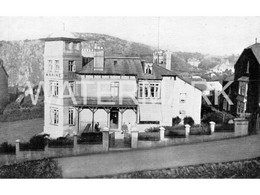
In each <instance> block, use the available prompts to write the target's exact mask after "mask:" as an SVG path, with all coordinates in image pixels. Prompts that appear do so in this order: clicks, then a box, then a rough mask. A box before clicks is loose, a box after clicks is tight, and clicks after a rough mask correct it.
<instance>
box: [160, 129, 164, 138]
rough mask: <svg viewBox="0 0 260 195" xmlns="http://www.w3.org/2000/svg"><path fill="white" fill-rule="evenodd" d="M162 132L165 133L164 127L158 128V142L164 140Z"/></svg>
mask: <svg viewBox="0 0 260 195" xmlns="http://www.w3.org/2000/svg"><path fill="white" fill-rule="evenodd" d="M164 132H165V128H164V127H160V141H163V140H164Z"/></svg>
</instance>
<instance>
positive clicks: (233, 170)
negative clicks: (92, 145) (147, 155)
mask: <svg viewBox="0 0 260 195" xmlns="http://www.w3.org/2000/svg"><path fill="white" fill-rule="evenodd" d="M100 178H260V158H256V159H250V160H243V161H234V162H227V163H210V164H203V165H196V166H187V167H177V168H167V169H158V170H145V171H136V172H131V173H124V174H117V175H110V176H103V177H100Z"/></svg>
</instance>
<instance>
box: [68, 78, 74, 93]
mask: <svg viewBox="0 0 260 195" xmlns="http://www.w3.org/2000/svg"><path fill="white" fill-rule="evenodd" d="M69 88H70V89H71V92H72V93H75V82H74V81H69Z"/></svg>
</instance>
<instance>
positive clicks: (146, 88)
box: [144, 84, 149, 98]
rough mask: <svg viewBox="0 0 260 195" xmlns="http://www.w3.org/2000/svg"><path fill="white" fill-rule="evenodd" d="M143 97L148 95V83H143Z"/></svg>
mask: <svg viewBox="0 0 260 195" xmlns="http://www.w3.org/2000/svg"><path fill="white" fill-rule="evenodd" d="M144 97H146V98H148V97H149V84H144Z"/></svg>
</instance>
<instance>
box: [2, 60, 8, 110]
mask: <svg viewBox="0 0 260 195" xmlns="http://www.w3.org/2000/svg"><path fill="white" fill-rule="evenodd" d="M8 101H9V95H8V74H7V72H6V70H5V67H4V62H3V60H2V59H0V111H1V110H3V109H4V108H5V106H6V104H7V103H8Z"/></svg>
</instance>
